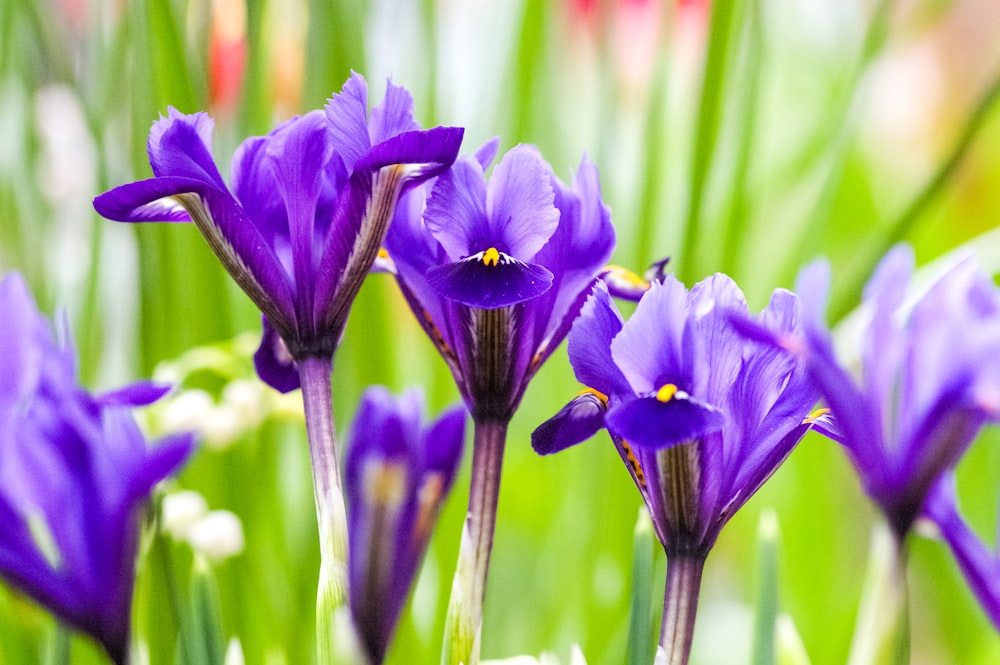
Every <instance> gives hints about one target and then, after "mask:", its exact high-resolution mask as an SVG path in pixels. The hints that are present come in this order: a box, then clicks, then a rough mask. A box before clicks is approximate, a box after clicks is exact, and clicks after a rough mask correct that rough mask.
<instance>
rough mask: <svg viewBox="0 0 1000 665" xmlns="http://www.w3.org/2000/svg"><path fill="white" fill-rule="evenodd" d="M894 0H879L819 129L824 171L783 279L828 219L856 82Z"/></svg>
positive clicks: (877, 46)
mask: <svg viewBox="0 0 1000 665" xmlns="http://www.w3.org/2000/svg"><path fill="white" fill-rule="evenodd" d="M893 5H894V2H893V0H880V2H879V4H878V5H877V6H876V8H875V11H874V12H873V14H872V17H871V20H870V21H869V23H868V29H867V31H866V32H865V38H864V41H863V42H862V46H861V50H860V51H859V53H858V55H857V56H856V59H855V62H854V65H853V66H852V67H851V69H850V73H849V74H848V76H847V78H846V81H845V83H844V85H843V86H842V87H841V92H840V94H839V95H837V97H836V98H835V99H836V101H835V106H834V108H833V110H832V111H831V113H830V114H828V116H827V117H828V118H830V120H831V122H832V123H835V125H834V127H833V128H831V129H828V130H827V131H823V132H819V133H818V135H819V136H823V137H824V138H823V140H822V141H821V142H820V143H819V145H821V146H823V147H824V148H825V150H824V151H825V152H827V155H828V156H827V162H828V167H827V173H826V177H825V178H824V180H823V185H822V189H821V190H820V193H819V196H818V197H817V199H816V203H815V205H814V206H813V208H812V212H811V213H810V215H809V218H808V220H809V221H808V222H807V224H806V228H805V229H804V230H800V231H799V233H798V236H799V237H798V239H797V242H795V243H794V249H793V250H792V251H790V252H789V253H788V254H786V255H785V266H786V267H785V270H784V273H783V279H782V281H784V282H791V281H793V279H794V276H795V273H796V272H798V269H799V268H800V267H801V265H802V262H803V261H804V260H808V259H809V258H810V257H811V255H812V253H813V251H814V249H815V242H816V238H817V237H821V236H822V234H823V233H824V232H825V230H826V229H827V227H828V226H829V223H830V215H831V213H832V211H833V209H834V201H835V200H836V198H837V194H838V192H839V190H840V186H841V183H842V182H843V179H844V175H845V173H846V170H847V167H848V163H849V160H848V156H849V155H850V148H851V146H852V145H853V140H852V139H853V138H854V131H855V129H856V113H852V107H853V106H856V103H857V91H858V84H859V82H860V81H861V78H862V77H863V76H864V74H865V72H866V71H867V70H868V68H869V66H870V65H871V63H872V61H873V60H874V58H875V56H876V55H877V54H878V53H879V52H880V51H881V49H882V47H883V45H884V44H885V41H886V37H887V35H888V31H889V20H890V18H891V17H892V11H891V10H892V8H893Z"/></svg>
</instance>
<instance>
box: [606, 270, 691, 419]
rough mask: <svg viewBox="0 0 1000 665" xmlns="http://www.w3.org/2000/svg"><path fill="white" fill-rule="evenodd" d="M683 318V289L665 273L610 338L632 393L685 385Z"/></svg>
mask: <svg viewBox="0 0 1000 665" xmlns="http://www.w3.org/2000/svg"><path fill="white" fill-rule="evenodd" d="M687 318H688V315H687V290H686V289H685V288H684V285H683V284H681V283H680V282H678V281H677V280H676V279H675V278H674V277H673V276H667V278H666V279H665V280H664V281H663V282H661V283H658V284H654V285H653V286H652V287H650V289H649V291H647V292H646V295H644V296H643V297H642V300H640V301H639V304H638V306H637V307H636V309H635V313H634V314H632V317H631V318H630V319H629V324H628V325H627V326H625V327H624V328H622V331H621V333H619V334H618V336H617V337H615V339H614V341H612V342H611V357H612V358H614V360H615V364H616V365H618V368H619V369H620V370H621V372H622V373H623V374H624V375H625V376H626V377H627V378H628V380H629V383H630V384H631V385H632V388H633V390H634V391H635V392H636V393H640V394H642V393H651V392H655V391H656V390H659V388H660V387H661V386H663V385H664V384H667V383H673V384H676V385H677V386H680V387H681V388H684V389H686V388H687V385H688V384H689V383H690V381H691V379H692V375H691V365H692V363H691V362H685V360H684V358H685V356H686V355H688V354H690V349H688V348H686V345H687V344H690V339H685V322H686V321H687ZM625 438H628V437H625Z"/></svg>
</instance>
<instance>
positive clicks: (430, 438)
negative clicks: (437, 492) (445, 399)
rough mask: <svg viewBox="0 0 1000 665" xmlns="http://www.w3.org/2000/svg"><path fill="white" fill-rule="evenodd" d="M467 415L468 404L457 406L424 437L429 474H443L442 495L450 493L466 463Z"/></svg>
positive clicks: (425, 460)
mask: <svg viewBox="0 0 1000 665" xmlns="http://www.w3.org/2000/svg"><path fill="white" fill-rule="evenodd" d="M466 414H467V412H466V409H465V406H464V405H462V404H458V405H456V406H453V407H452V408H450V409H448V410H446V411H444V412H442V413H441V415H440V416H438V419H437V420H436V421H434V422H433V423H432V424H431V425H430V427H429V428H427V430H426V431H425V432H424V434H423V437H422V438H423V442H422V448H423V451H424V455H425V459H424V468H425V472H426V473H440V474H441V478H442V488H441V492H442V494H446V493H447V492H448V490H449V489H450V488H451V484H452V481H454V480H455V473H456V472H457V471H458V467H459V464H460V463H461V461H462V449H463V447H464V445H465V421H466Z"/></svg>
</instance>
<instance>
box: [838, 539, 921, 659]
mask: <svg viewBox="0 0 1000 665" xmlns="http://www.w3.org/2000/svg"><path fill="white" fill-rule="evenodd" d="M909 661H910V619H909V602H908V590H907V582H906V542H905V533H904V534H899V533H896V532H894V531H893V530H892V529H891V528H889V526H888V525H887V524H884V523H883V524H880V525H879V526H878V527H876V529H875V530H874V531H873V533H872V544H871V552H870V554H869V560H868V571H867V573H866V575H865V584H864V591H863V592H862V595H861V606H860V607H859V608H858V618H857V626H856V627H855V630H854V637H853V639H852V641H851V651H850V654H849V655H848V659H847V662H848V665H906V664H907V663H909Z"/></svg>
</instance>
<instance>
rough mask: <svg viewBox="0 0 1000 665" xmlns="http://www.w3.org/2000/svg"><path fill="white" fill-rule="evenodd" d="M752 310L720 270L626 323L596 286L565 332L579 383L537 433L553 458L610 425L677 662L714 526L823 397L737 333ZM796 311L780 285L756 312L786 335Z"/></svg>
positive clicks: (791, 367)
mask: <svg viewBox="0 0 1000 665" xmlns="http://www.w3.org/2000/svg"><path fill="white" fill-rule="evenodd" d="M747 316H748V312H747V304H746V301H745V300H744V298H743V294H742V293H741V292H740V290H739V289H738V288H737V286H736V285H735V284H734V283H733V282H732V280H730V279H729V278H728V277H726V276H725V275H715V276H714V277H711V278H709V279H707V280H705V281H703V282H700V283H699V284H696V285H695V286H694V288H692V289H691V290H690V291H688V290H687V289H685V288H684V285H683V284H681V283H680V282H678V281H677V280H676V279H675V278H674V277H672V276H667V277H665V278H664V279H663V281H662V282H658V283H654V284H652V285H651V287H650V288H649V290H648V291H647V292H646V294H645V295H644V296H643V297H642V299H641V300H640V301H639V304H638V306H637V307H636V310H635V313H634V314H633V316H632V317H631V318H630V319H629V320H628V321H627V322H623V321H622V317H621V314H619V312H618V309H617V308H616V307H615V305H614V303H613V302H612V300H611V296H610V294H609V292H608V289H607V287H606V285H605V284H603V283H600V284H598V285H597V287H596V288H595V289H594V293H593V295H592V296H591V298H590V300H588V302H587V304H586V305H585V306H584V308H583V312H582V313H581V315H580V318H579V319H578V320H577V322H576V323H575V324H574V325H573V330H572V332H570V334H569V358H570V362H571V363H572V365H573V370H574V371H575V373H576V377H577V379H578V380H579V381H580V382H581V383H583V384H584V385H586V386H587V389H586V390H585V391H584V392H582V393H581V394H580V395H579V396H577V398H576V399H574V400H573V401H572V402H570V404H569V405H567V406H566V407H564V408H563V409H562V410H561V411H560V412H559V413H557V414H556V415H555V416H554V417H553V418H551V419H550V420H549V421H547V422H545V423H543V424H542V425H541V426H539V427H538V428H537V429H536V430H535V432H534V433H533V434H532V445H533V447H534V448H535V450H536V451H537V452H539V453H542V454H549V453H553V452H557V451H559V450H562V449H563V448H566V447H567V446H570V445H573V444H575V443H579V442H580V441H582V440H584V439H586V438H588V437H590V436H591V435H593V434H594V433H595V432H596V431H597V430H599V429H600V428H602V427H605V428H607V430H608V432H609V434H610V435H611V439H612V441H613V442H614V444H615V447H616V448H617V450H618V453H619V454H620V455H621V458H622V460H623V461H624V462H625V466H626V468H627V469H628V471H629V473H630V474H631V475H632V479H633V480H634V481H635V484H636V487H638V489H639V493H640V494H641V495H642V498H643V501H644V502H645V503H646V507H647V508H648V509H649V512H650V515H651V517H652V521H653V526H654V529H655V531H656V535H657V537H658V538H659V540H660V542H661V543H662V545H663V548H664V550H665V552H666V554H667V581H666V587H665V596H664V605H663V622H662V626H661V630H660V645H661V646H662V647H663V649H664V650H665V652H666V654H667V656H668V662H671V663H686V662H687V659H688V654H689V653H690V648H691V638H692V635H693V631H694V622H695V616H696V613H697V606H698V595H699V590H700V587H701V573H702V569H703V567H704V562H705V558H706V557H707V556H708V553H709V551H710V550H711V549H712V547H713V545H714V544H715V541H716V539H717V537H718V535H719V532H720V531H721V529H722V527H723V526H725V524H726V523H727V522H728V521H729V519H730V518H731V517H732V516H733V515H734V514H735V513H736V511H737V510H739V509H740V507H742V506H743V504H744V503H746V502H747V500H749V499H750V497H751V496H753V494H754V493H755V492H756V491H757V490H758V489H759V488H760V486H761V485H762V484H763V483H764V482H765V481H766V480H767V479H768V478H769V477H770V476H771V474H772V473H774V471H775V470H776V469H777V468H778V466H779V465H780V464H781V463H782V462H783V461H784V460H785V458H786V457H787V456H788V454H789V453H790V452H791V451H792V448H794V447H795V445H796V444H797V443H798V442H799V440H800V439H801V438H802V437H803V435H805V433H806V432H807V431H808V430H809V428H810V427H812V426H813V425H814V424H815V423H817V422H818V420H817V419H816V417H815V416H810V415H809V410H810V408H811V407H812V405H813V404H815V402H816V399H817V393H816V392H815V390H814V389H813V388H812V387H811V386H810V385H809V384H808V383H807V382H806V376H805V372H804V370H803V369H801V368H800V366H798V365H797V363H796V362H795V359H794V358H793V357H792V356H791V354H788V353H785V352H784V351H783V350H781V349H776V348H773V347H767V346H765V345H761V344H757V343H754V342H751V341H747V340H744V339H743V338H742V337H741V336H740V335H739V334H738V333H737V331H736V329H735V328H734V325H733V318H734V317H747ZM798 318H799V306H798V301H797V299H796V297H795V296H794V295H793V294H791V293H789V292H787V291H781V290H779V291H775V293H774V295H773V296H772V297H771V302H770V304H769V305H768V307H767V308H766V309H765V310H764V311H763V313H762V314H761V315H760V317H759V318H758V319H757V320H758V321H759V323H760V325H761V326H763V327H764V328H765V329H767V330H773V331H775V332H776V333H779V334H783V333H785V332H788V333H791V332H793V331H795V330H796V328H797V326H798Z"/></svg>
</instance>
